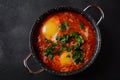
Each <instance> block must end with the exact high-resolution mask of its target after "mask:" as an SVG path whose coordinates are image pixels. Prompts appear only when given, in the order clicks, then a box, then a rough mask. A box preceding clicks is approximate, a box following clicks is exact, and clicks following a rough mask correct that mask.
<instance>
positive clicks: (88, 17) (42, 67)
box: [23, 5, 104, 76]
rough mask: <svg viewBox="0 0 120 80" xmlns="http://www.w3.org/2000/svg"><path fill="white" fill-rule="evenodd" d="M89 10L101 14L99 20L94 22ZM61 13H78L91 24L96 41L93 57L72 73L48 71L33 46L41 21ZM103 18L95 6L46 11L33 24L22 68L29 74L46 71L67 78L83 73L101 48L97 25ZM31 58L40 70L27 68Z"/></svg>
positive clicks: (59, 8)
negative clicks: (28, 51) (82, 8)
mask: <svg viewBox="0 0 120 80" xmlns="http://www.w3.org/2000/svg"><path fill="white" fill-rule="evenodd" d="M89 8H96V9H98V10H99V11H100V13H101V17H100V19H99V20H98V21H97V22H96V21H95V20H94V19H93V18H92V17H91V16H90V15H89V14H88V13H87V12H86V11H87V10H88V9H89ZM62 11H72V12H76V13H79V14H81V15H82V16H84V17H85V18H86V19H88V21H89V22H91V24H92V26H93V28H94V30H95V33H96V35H97V36H96V41H97V45H96V50H95V52H94V55H93V56H92V58H91V60H90V61H89V62H88V63H87V64H86V65H84V66H83V67H82V68H80V69H78V70H76V71H72V72H58V71H55V70H52V69H50V68H49V67H47V66H46V65H45V64H44V63H42V60H40V59H39V56H38V54H39V53H38V51H37V50H36V46H35V45H34V42H35V41H36V40H37V38H36V36H37V35H36V34H37V33H38V28H39V25H40V24H41V23H42V22H43V20H44V19H45V18H46V17H47V16H48V15H50V14H52V13H57V12H62ZM103 18H104V13H103V11H102V9H101V8H100V7H99V6H97V5H89V6H87V7H86V8H85V9H84V10H80V9H76V8H72V7H58V8H54V9H50V10H48V11H47V12H46V13H44V14H43V15H41V16H40V17H39V19H38V20H37V21H36V22H35V24H34V26H33V28H32V30H31V32H30V40H29V43H30V45H29V46H30V51H31V53H30V54H29V55H28V56H27V57H26V58H25V59H24V61H23V62H24V66H25V67H26V68H27V69H28V71H29V73H31V74H39V73H41V72H43V71H48V72H50V73H52V74H55V75H59V76H69V75H74V74H77V73H80V72H82V71H84V70H85V69H87V68H88V67H89V66H90V65H91V64H92V63H93V62H94V60H95V58H96V57H97V55H98V53H99V51H100V47H101V34H100V31H99V28H98V25H99V23H100V22H101V20H102V19H103ZM31 56H33V57H34V59H35V60H37V61H38V62H39V64H40V68H41V69H40V70H38V71H32V70H31V69H30V68H29V66H28V63H27V62H28V59H29V58H30V57H31Z"/></svg>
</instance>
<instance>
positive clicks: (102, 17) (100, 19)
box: [83, 4, 104, 25]
mask: <svg viewBox="0 0 120 80" xmlns="http://www.w3.org/2000/svg"><path fill="white" fill-rule="evenodd" d="M92 7H94V8H96V9H98V10H99V11H100V13H101V17H100V18H99V20H98V21H97V25H99V23H100V22H101V21H102V20H103V19H104V12H103V10H102V9H101V8H100V7H99V6H97V5H95V4H93V5H89V6H87V7H86V8H85V9H83V11H84V12H85V11H86V10H88V9H89V8H92Z"/></svg>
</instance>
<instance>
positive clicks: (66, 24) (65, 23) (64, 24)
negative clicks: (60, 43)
mask: <svg viewBox="0 0 120 80" xmlns="http://www.w3.org/2000/svg"><path fill="white" fill-rule="evenodd" d="M68 28H69V27H68V22H67V21H65V22H64V23H62V24H61V25H60V32H62V31H63V30H68Z"/></svg>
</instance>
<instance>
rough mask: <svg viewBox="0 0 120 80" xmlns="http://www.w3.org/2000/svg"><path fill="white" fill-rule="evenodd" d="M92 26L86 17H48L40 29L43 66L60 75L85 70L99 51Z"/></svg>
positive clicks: (73, 14) (68, 14) (62, 14)
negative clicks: (95, 52) (96, 51)
mask: <svg viewBox="0 0 120 80" xmlns="http://www.w3.org/2000/svg"><path fill="white" fill-rule="evenodd" d="M96 42H97V41H96V34H95V30H94V28H93V25H92V24H91V23H90V22H89V20H88V19H87V18H85V17H84V16H83V15H81V14H79V13H76V12H70V11H63V12H58V13H53V14H50V15H48V16H47V17H46V18H45V19H44V20H43V22H42V23H41V24H40V25H39V32H38V36H37V42H35V43H36V46H37V50H38V51H39V58H40V59H41V60H42V62H43V63H44V64H45V65H46V66H47V67H49V68H50V69H52V70H55V71H58V72H72V71H75V70H78V69H80V68H82V67H83V66H84V65H86V64H87V63H88V62H89V61H90V59H91V58H92V56H93V54H94V51H95V49H96Z"/></svg>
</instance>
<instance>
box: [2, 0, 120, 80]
mask: <svg viewBox="0 0 120 80" xmlns="http://www.w3.org/2000/svg"><path fill="white" fill-rule="evenodd" d="M92 3H95V4H97V5H99V6H100V7H101V8H102V9H103V11H104V13H105V19H104V20H103V21H102V22H101V23H100V25H99V27H100V31H101V34H102V48H101V52H100V54H99V56H98V57H97V59H96V61H95V63H94V64H93V65H92V66H90V67H89V68H88V69H87V70H85V71H84V72H82V73H80V74H77V75H74V76H69V77H59V76H54V75H52V74H49V73H48V72H45V71H44V72H43V73H41V74H39V75H30V74H29V73H28V71H27V70H26V69H25V68H24V66H23V59H24V58H25V57H26V56H27V55H28V54H29V53H30V50H29V33H30V29H31V28H32V25H33V23H34V22H35V20H36V19H37V18H38V17H39V16H40V15H41V14H43V13H44V12H46V11H47V10H49V9H51V8H54V7H57V6H58V7H59V6H72V7H74V8H79V9H81V10H83V9H84V8H85V7H86V6H88V5H89V4H92ZM119 10H120V1H119V0H0V80H120V11H119ZM92 14H94V16H95V14H96V11H93V12H92ZM30 62H31V63H30V64H32V65H33V66H32V68H37V69H38V67H39V66H36V64H37V63H36V62H34V60H33V59H32V58H31V60H30Z"/></svg>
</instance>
